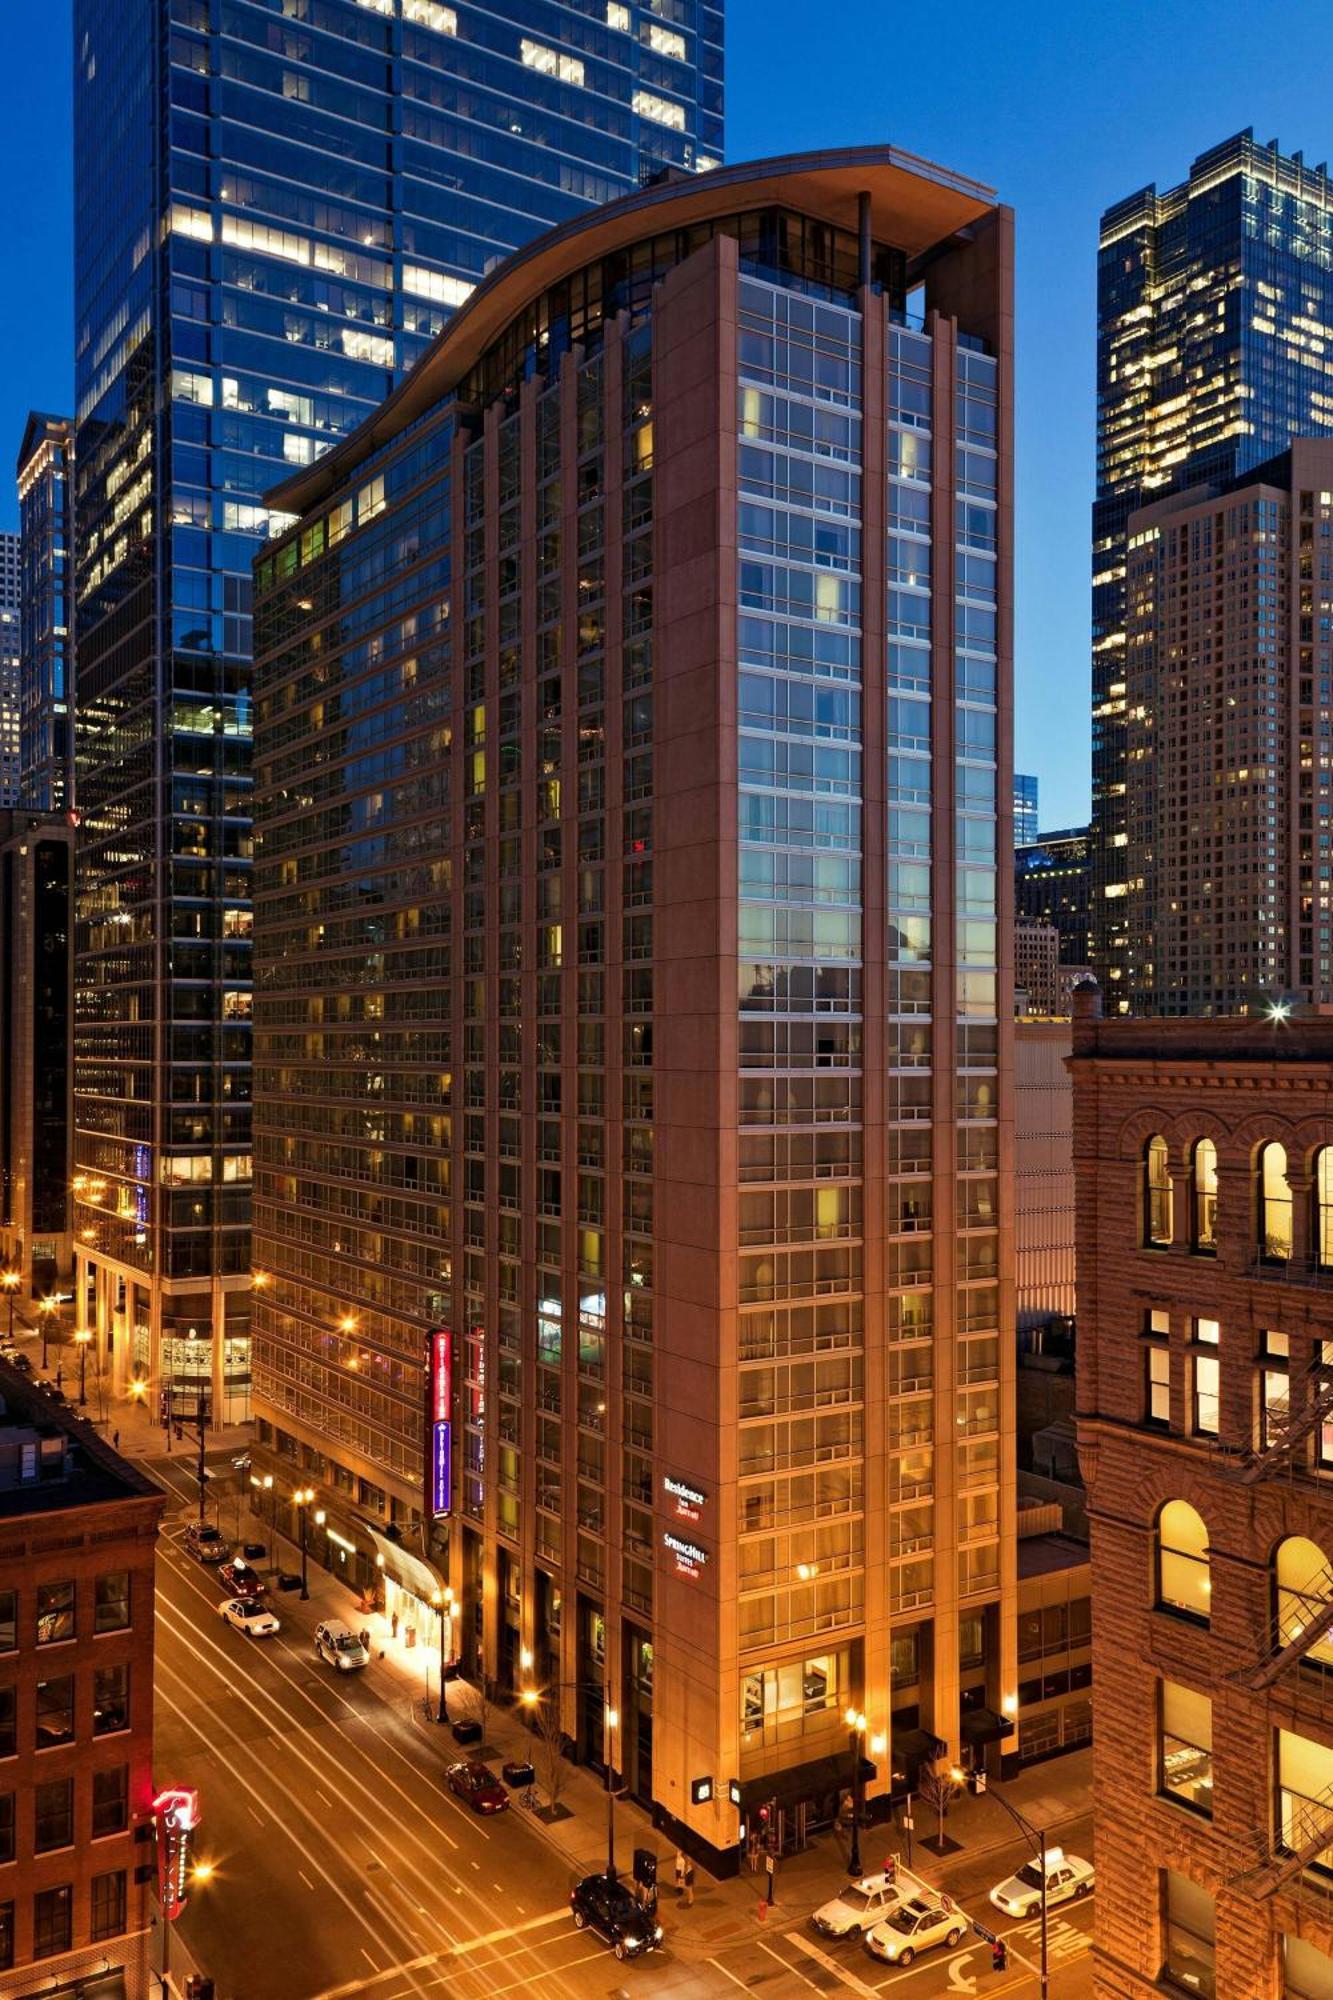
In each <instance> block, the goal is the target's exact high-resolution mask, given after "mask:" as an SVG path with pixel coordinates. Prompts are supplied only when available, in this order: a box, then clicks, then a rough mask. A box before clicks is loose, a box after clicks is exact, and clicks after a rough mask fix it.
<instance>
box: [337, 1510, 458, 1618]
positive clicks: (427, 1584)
mask: <svg viewBox="0 0 1333 2000" xmlns="http://www.w3.org/2000/svg"><path fill="white" fill-rule="evenodd" d="M352 1518H353V1520H354V1521H355V1522H356V1525H357V1527H358V1528H362V1529H364V1530H365V1532H366V1534H367V1535H368V1536H369V1537H370V1540H371V1542H372V1543H373V1545H374V1549H375V1554H376V1555H377V1556H383V1558H384V1574H385V1575H386V1576H391V1577H392V1578H393V1580H394V1582H395V1583H396V1584H399V1585H400V1586H401V1587H402V1588H403V1589H404V1590H409V1591H411V1593H412V1595H413V1597H419V1598H420V1599H421V1601H422V1603H423V1604H429V1603H430V1601H431V1599H432V1597H433V1596H434V1595H435V1593H436V1591H437V1590H443V1589H444V1584H445V1579H444V1578H443V1577H442V1576H441V1575H440V1574H439V1572H438V1571H437V1570H436V1568H435V1566H434V1564H433V1563H429V1562H427V1561H425V1559H424V1558H423V1557H421V1556H417V1555H413V1553H412V1551H411V1550H410V1549H408V1548H404V1546H403V1544H402V1543H401V1542H395V1541H394V1540H393V1538H392V1536H390V1535H386V1534H385V1533H384V1532H383V1530H382V1529H380V1528H377V1527H376V1526H375V1525H374V1523H373V1522H371V1521H368V1520H367V1519H366V1518H365V1516H364V1514H354V1515H353V1516H352Z"/></svg>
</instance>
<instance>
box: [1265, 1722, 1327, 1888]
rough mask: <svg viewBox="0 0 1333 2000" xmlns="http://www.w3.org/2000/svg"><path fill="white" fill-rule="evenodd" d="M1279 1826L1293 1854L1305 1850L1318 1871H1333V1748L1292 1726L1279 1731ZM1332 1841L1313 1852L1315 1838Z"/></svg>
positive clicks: (1311, 1864) (1282, 1838) (1309, 1863)
mask: <svg viewBox="0 0 1333 2000" xmlns="http://www.w3.org/2000/svg"><path fill="white" fill-rule="evenodd" d="M1277 1758H1278V1827H1279V1833H1280V1838H1281V1841H1282V1845H1283V1847H1284V1848H1286V1850H1287V1852H1288V1853H1289V1854H1301V1853H1305V1854H1306V1856H1307V1865H1308V1866H1309V1867H1311V1868H1313V1869H1314V1870H1315V1871H1316V1872H1317V1874H1319V1875H1321V1876H1327V1875H1330V1874H1333V1821H1330V1819H1329V1812H1328V1803H1327V1801H1328V1797H1329V1794H1330V1791H1333V1750H1330V1749H1329V1748H1328V1747H1327V1746H1326V1745H1325V1744H1323V1743H1313V1742H1311V1741H1310V1739H1309V1738H1308V1737H1306V1736H1296V1735H1294V1734H1293V1733H1292V1731H1291V1730H1289V1729H1279V1731H1278V1733H1277ZM1321 1836H1322V1837H1323V1838H1324V1839H1325V1840H1327V1841H1328V1843H1329V1845H1327V1846H1325V1847H1323V1848H1317V1849H1316V1851H1315V1853H1314V1854H1313V1856H1310V1855H1309V1849H1310V1846H1311V1843H1312V1842H1317V1841H1318V1840H1319V1839H1320V1837H1321Z"/></svg>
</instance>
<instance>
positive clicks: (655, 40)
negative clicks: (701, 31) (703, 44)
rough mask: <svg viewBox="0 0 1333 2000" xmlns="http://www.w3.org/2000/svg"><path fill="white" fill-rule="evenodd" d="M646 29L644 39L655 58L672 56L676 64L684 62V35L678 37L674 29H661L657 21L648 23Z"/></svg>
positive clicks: (645, 24) (645, 25)
mask: <svg viewBox="0 0 1333 2000" xmlns="http://www.w3.org/2000/svg"><path fill="white" fill-rule="evenodd" d="M644 29H645V33H644V39H645V41H646V42H647V44H648V46H649V48H650V49H651V50H652V52H653V54H654V55H655V56H671V57H672V58H673V60H674V61H676V62H684V60H685V37H684V35H678V34H677V33H676V32H675V30H674V29H673V28H663V27H659V25H658V23H657V22H656V21H646V22H645V23H644Z"/></svg>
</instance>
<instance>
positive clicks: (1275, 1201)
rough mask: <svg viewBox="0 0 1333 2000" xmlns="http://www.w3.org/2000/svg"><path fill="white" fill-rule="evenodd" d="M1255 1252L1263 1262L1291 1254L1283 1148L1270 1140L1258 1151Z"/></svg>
mask: <svg viewBox="0 0 1333 2000" xmlns="http://www.w3.org/2000/svg"><path fill="white" fill-rule="evenodd" d="M1259 1254H1260V1256H1261V1257H1262V1258H1263V1259H1264V1261H1265V1262H1266V1263H1270V1264H1285V1263H1287V1262H1288V1261H1289V1259H1290V1257H1291V1185H1290V1183H1289V1181H1288V1180H1287V1149H1286V1147H1285V1146H1282V1145H1279V1143H1278V1141H1277V1140H1276V1139H1271V1140H1270V1141H1269V1143H1268V1144H1267V1145H1266V1146H1264V1147H1263V1148H1262V1149H1261V1151H1260V1154H1259Z"/></svg>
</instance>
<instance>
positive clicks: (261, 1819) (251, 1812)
mask: <svg viewBox="0 0 1333 2000" xmlns="http://www.w3.org/2000/svg"><path fill="white" fill-rule="evenodd" d="M245 1810H246V1811H247V1812H248V1813H249V1815H250V1817H251V1819H257V1820H258V1821H259V1824H260V1825H261V1826H263V1824H264V1815H263V1813H262V1812H256V1811H255V1809H254V1807H253V1806H251V1805H247V1807H246V1808H245Z"/></svg>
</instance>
